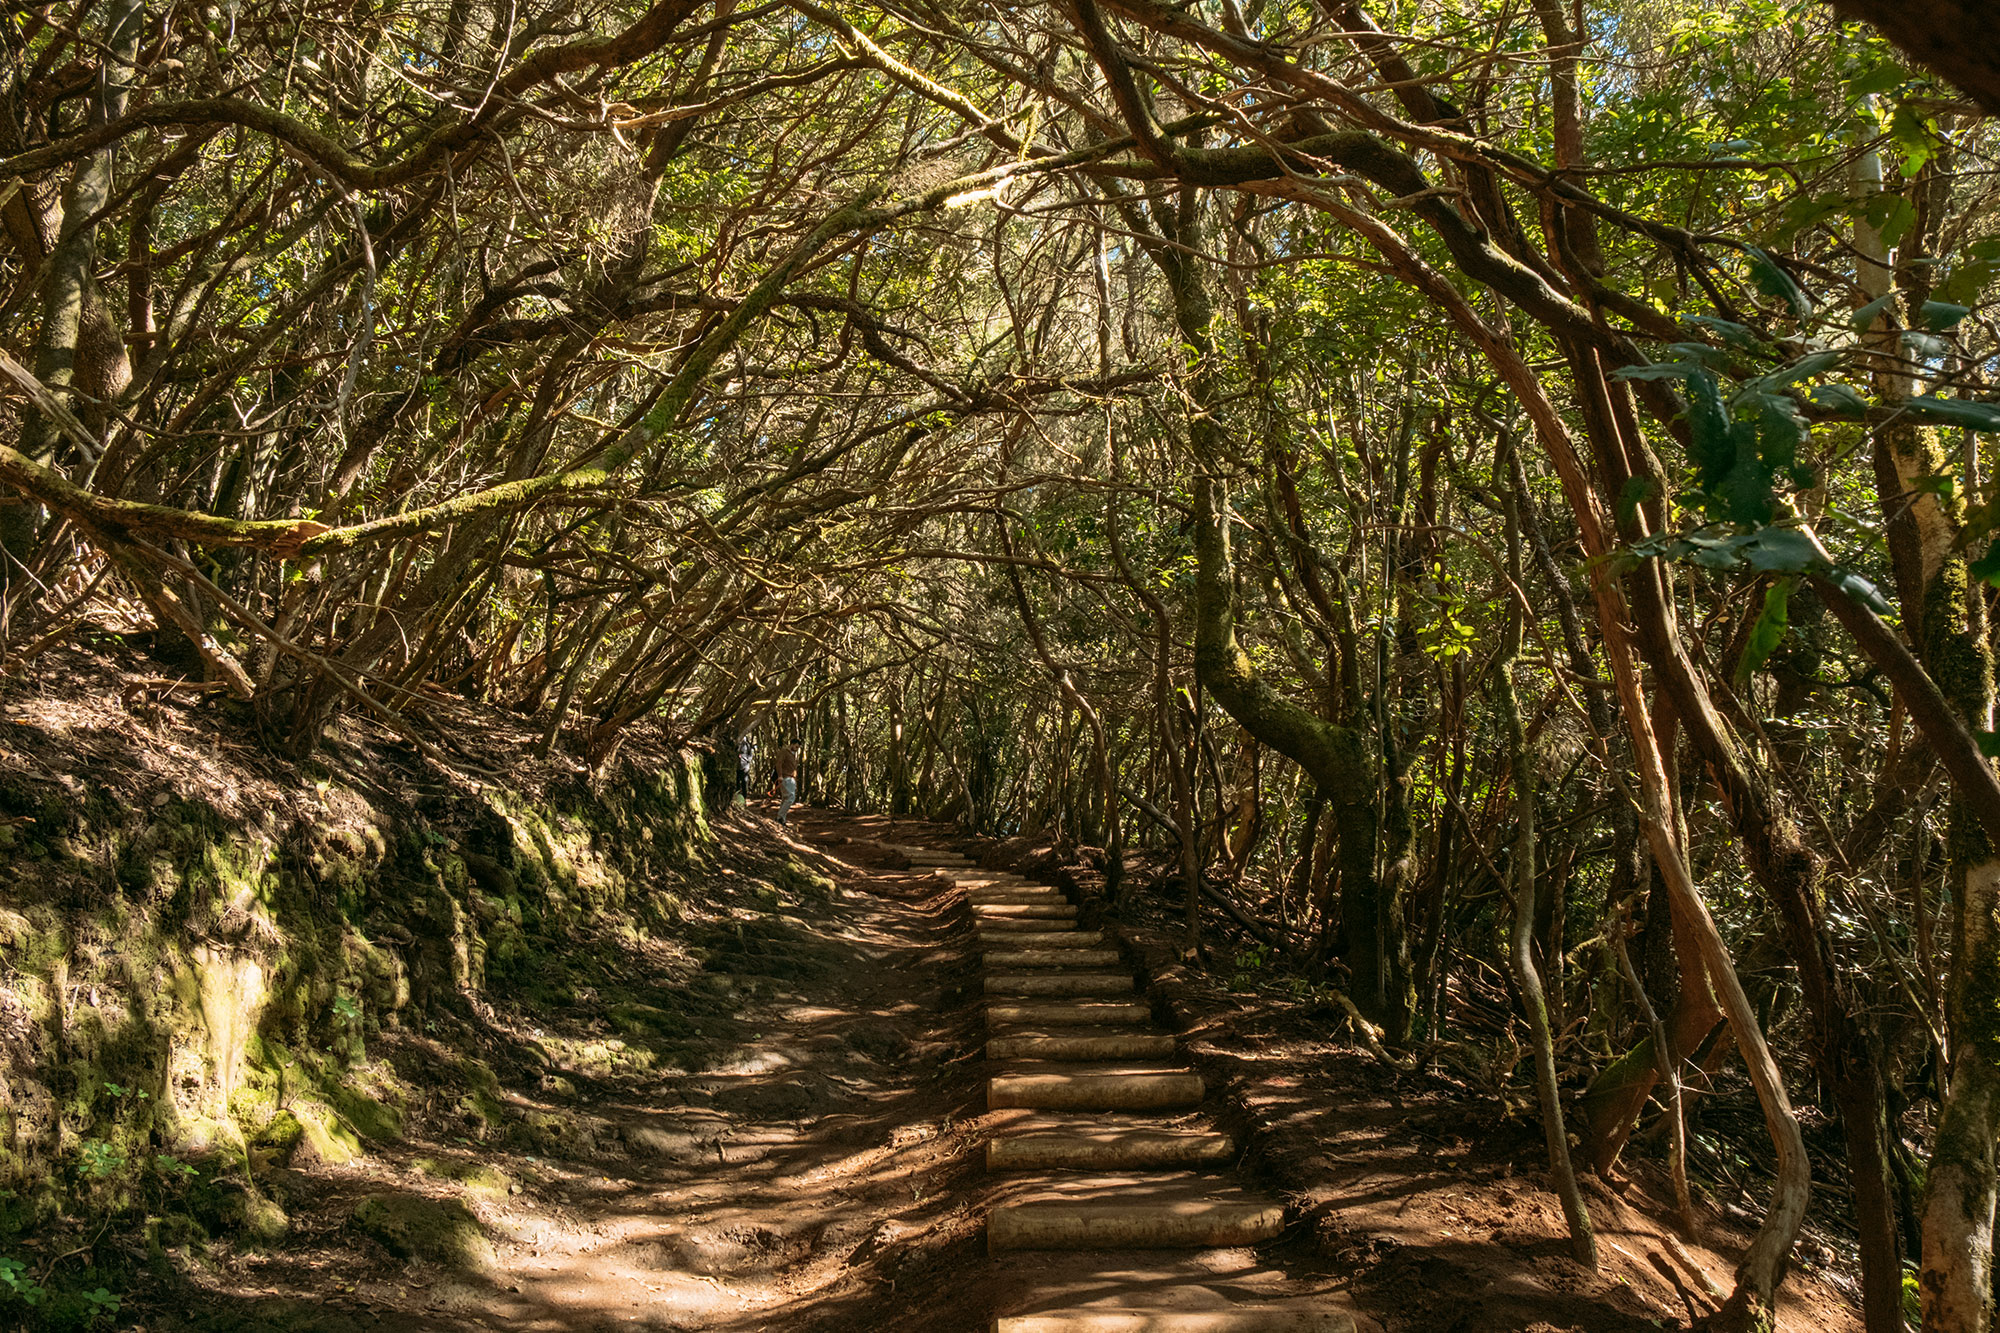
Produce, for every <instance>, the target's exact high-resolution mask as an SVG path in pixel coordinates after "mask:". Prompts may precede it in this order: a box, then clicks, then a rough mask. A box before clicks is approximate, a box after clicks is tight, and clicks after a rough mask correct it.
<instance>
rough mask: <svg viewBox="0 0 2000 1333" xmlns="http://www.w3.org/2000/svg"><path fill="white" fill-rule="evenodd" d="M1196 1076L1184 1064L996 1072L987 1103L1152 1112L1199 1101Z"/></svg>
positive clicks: (1200, 1087) (1033, 1108)
mask: <svg viewBox="0 0 2000 1333" xmlns="http://www.w3.org/2000/svg"><path fill="white" fill-rule="evenodd" d="M1206 1091H1207V1089H1206V1088H1204V1087H1203V1085H1202V1081H1201V1075H1200V1074H1197V1073H1194V1072H1193V1071H1192V1070H1185V1069H1120V1070H1112V1071H1106V1072H1103V1073H1071V1074H997V1075H995V1076H994V1077H992V1078H990V1079H987V1080H986V1108H987V1109H988V1110H989V1111H1000V1110H1005V1109H1006V1108H1007V1107H1010V1106H1018V1107H1022V1108H1024V1109H1026V1110H1030V1111H1153V1110H1165V1109H1169V1108H1179V1107H1186V1106H1199V1105H1201V1099H1202V1095H1203V1093H1204V1092H1206Z"/></svg>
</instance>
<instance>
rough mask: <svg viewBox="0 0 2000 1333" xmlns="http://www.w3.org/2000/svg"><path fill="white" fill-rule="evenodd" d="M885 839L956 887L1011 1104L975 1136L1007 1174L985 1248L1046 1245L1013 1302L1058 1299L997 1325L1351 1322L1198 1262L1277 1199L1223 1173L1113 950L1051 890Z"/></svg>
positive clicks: (1261, 1217) (1264, 1220)
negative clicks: (985, 1136) (1151, 1256)
mask: <svg viewBox="0 0 2000 1333" xmlns="http://www.w3.org/2000/svg"><path fill="white" fill-rule="evenodd" d="M897 850H899V851H901V852H902V853H903V854H904V855H905V856H907V857H908V858H909V860H910V863H911V865H912V867H913V868H928V869H931V870H933V871H934V872H935V873H938V874H941V875H944V876H946V877H948V878H950V879H952V880H954V881H955V882H956V883H958V884H959V885H960V886H961V887H962V888H963V889H964V890H965V895H966V901H967V903H968V904H969V906H970V910H971V912H972V915H973V920H974V925H975V926H976V928H977V931H978V947H979V950H980V953H981V955H982V958H983V962H984V973H985V990H986V1026H987V1042H986V1058H987V1061H988V1064H989V1066H990V1067H991V1069H992V1071H993V1072H992V1074H991V1077H990V1078H989V1079H988V1082H987V1107H988V1109H989V1111H1002V1110H1009V1111H1013V1112H1015V1113H1016V1114H1015V1116H1014V1117H1013V1118H1011V1119H1010V1120H1009V1121H1008V1122H1007V1123H1006V1124H1005V1125H1003V1126H1002V1127H1001V1128H1000V1129H998V1130H997V1131H996V1132H995V1134H994V1136H993V1137H992V1138H991V1139H990V1140H988V1142H987V1145H986V1167H987V1170H988V1171H991V1172H996V1173H998V1172H1005V1173H1008V1176H1009V1178H1010V1181H1018V1184H1015V1185H1014V1186H1013V1187H1012V1188H1011V1189H1010V1191H1009V1193H1008V1196H1007V1197H1006V1198H1005V1199H1004V1201H1003V1202H1001V1203H998V1204H996V1205H995V1206H994V1208H993V1209H992V1211H991V1213H990V1214H989V1215H988V1217H987V1224H986V1242H987V1250H988V1252H989V1254H992V1255H994V1256H995V1257H996V1261H997V1260H998V1259H1000V1258H1001V1257H1009V1256H1014V1255H1016V1254H1017V1252H1023V1251H1035V1252H1048V1253H1046V1255H1044V1256H1041V1257H1038V1258H1037V1263H1038V1264H1039V1265H1041V1266H1042V1268H1043V1270H1044V1271H1045V1272H1046V1273H1047V1275H1048V1277H1047V1281H1046V1283H1045V1284H1043V1290H1040V1291H1034V1292H1032V1294H1031V1295H1029V1296H1028V1298H1026V1299H1023V1300H1019V1301H1014V1302H1011V1303H1012V1304H1015V1305H1017V1306H1018V1305H1028V1306H1034V1307H1039V1306H1043V1305H1047V1304H1049V1303H1050V1300H1051V1296H1050V1293H1051V1292H1053V1293H1055V1296H1054V1299H1055V1300H1056V1303H1057V1304H1058V1305H1060V1306H1062V1308H1054V1309H1040V1308H1038V1309H1037V1310H1036V1312H1035V1313H1018V1314H1017V1313H1003V1314H1002V1315H1001V1316H1000V1317H998V1318H996V1319H995V1320H994V1322H993V1326H992V1327H993V1331H994V1333H1353V1330H1354V1324H1353V1322H1352V1320H1351V1319H1350V1318H1349V1317H1348V1316H1347V1315H1346V1314H1345V1313H1343V1312H1341V1311H1338V1310H1333V1309H1327V1308H1322V1307H1321V1306H1318V1305H1316V1304H1312V1303H1300V1302H1298V1301H1296V1300H1288V1299H1284V1298H1283V1297H1282V1296H1279V1297H1277V1298H1271V1297H1270V1296H1269V1295H1268V1294H1267V1293H1265V1292H1263V1291H1260V1289H1259V1288H1258V1287H1256V1286H1255V1285H1254V1284H1242V1283H1239V1284H1235V1285H1234V1286H1232V1284H1230V1283H1228V1282H1221V1281H1216V1280H1214V1279H1213V1276H1212V1272H1211V1269H1212V1268H1213V1267H1214V1265H1209V1266H1208V1267H1204V1264H1203V1260H1204V1258H1205V1257H1206V1256H1208V1255H1210V1254H1213V1253H1214V1252H1216V1251H1222V1250H1230V1249H1235V1248H1238V1247H1247V1246H1251V1245H1255V1244H1257V1243H1258V1242H1260V1241H1265V1240H1269V1239H1271V1238H1272V1237H1274V1236H1276V1235H1277V1234H1278V1233H1279V1232H1280V1231H1281V1230H1282V1229H1283V1227H1284V1207H1283V1205H1282V1204H1281V1203H1280V1202H1279V1201H1278V1200H1276V1199H1274V1198H1272V1197H1270V1196H1268V1195H1265V1194H1262V1193H1258V1192H1254V1191H1248V1190H1245V1189H1243V1188H1241V1187H1240V1186H1239V1185H1237V1184H1236V1182H1235V1181H1234V1179H1233V1177H1232V1174H1231V1170H1230V1168H1231V1164H1232V1163H1233V1162H1234V1161H1235V1158H1236V1155H1237V1152H1236V1145H1235V1143H1234V1142H1232V1141H1231V1140H1230V1138H1229V1137H1228V1136H1227V1135H1224V1134H1221V1133H1218V1132H1217V1131H1216V1130H1215V1129H1214V1127H1213V1126H1212V1125H1211V1124H1209V1123H1208V1122H1206V1121H1205V1120H1203V1119H1202V1118H1201V1117H1200V1115H1199V1114H1198V1108H1199V1107H1200V1105H1201V1101H1202V1098H1203V1096H1204V1094H1205V1092H1206V1089H1205V1088H1204V1087H1203V1086H1202V1080H1201V1076H1200V1075H1199V1074H1197V1073H1195V1072H1193V1071H1192V1070H1189V1069H1187V1068H1185V1067H1184V1066H1183V1065H1182V1064H1181V1063H1180V1062H1179V1060H1178V1059H1177V1058H1176V1054H1175V1044H1174V1039H1173V1037H1172V1036H1170V1035H1168V1034H1166V1033H1163V1032H1158V1031H1155V1030H1154V1029H1153V1027H1152V1014H1151V1010H1150V1009H1149V1007H1148V1006H1147V1005H1146V1004H1145V1003H1144V1002H1143V1000H1142V999H1141V998H1140V996H1139V995H1138V993H1137V989H1136V987H1135V986H1134V984H1133V979H1132V974H1131V972H1130V970H1129V969H1128V968H1126V967H1125V966H1124V965H1123V964H1122V963H1121V961H1120V956H1119V952H1118V950H1117V949H1116V948H1115V947H1113V946H1112V945H1111V944H1109V943H1108V942H1106V940H1105V938H1104V937H1103V936H1102V935H1101V934H1100V933H1099V932H1097V931H1087V930H1079V929H1078V928H1077V909H1076V907H1075V906H1074V905H1073V904H1071V903H1070V902H1069V901H1068V900H1067V899H1065V898H1064V896H1063V894H1062V893H1061V891H1059V890H1057V889H1055V888H1052V887H1049V886H1046V885H1041V884H1035V883H1032V882H1030V881H1029V880H1027V879H1024V878H1022V877H1021V876H1019V875H1015V874H1011V873H1007V872H995V871H985V870H980V869H977V868H976V867H974V866H973V865H972V864H971V863H970V862H969V861H967V859H966V858H965V857H963V856H960V855H959V854H957V853H955V852H949V851H938V850H935V849H927V848H917V847H902V848H898V849H897ZM1134 1251H1146V1252H1159V1251H1183V1252H1186V1253H1187V1257H1186V1258H1184V1259H1177V1258H1173V1257H1172V1256H1164V1257H1162V1258H1161V1259H1159V1260H1152V1261H1149V1260H1144V1259H1143V1258H1140V1259H1135V1258H1134V1256H1133V1255H1132V1253H1131V1252H1134ZM1058 1256H1060V1257H1058ZM1024 1257H1027V1256H1024ZM1100 1260H1101V1262H1099V1261H1100ZM1028 1285H1029V1287H1030V1288H1033V1287H1034V1286H1035V1285H1036V1283H1035V1281H1034V1278H1033V1274H1032V1272H1031V1274H1030V1276H1029V1278H1028ZM1070 1292H1073V1293H1074V1295H1075V1303H1073V1304H1066V1303H1064V1301H1063V1300H1062V1297H1063V1295H1064V1293H1070Z"/></svg>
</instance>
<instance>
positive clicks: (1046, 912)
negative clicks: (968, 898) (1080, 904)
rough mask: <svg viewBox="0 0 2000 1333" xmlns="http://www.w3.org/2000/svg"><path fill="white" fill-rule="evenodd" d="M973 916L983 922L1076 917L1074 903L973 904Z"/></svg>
mask: <svg viewBox="0 0 2000 1333" xmlns="http://www.w3.org/2000/svg"><path fill="white" fill-rule="evenodd" d="M972 914H973V916H974V917H976V918H977V919H978V920H980V921H981V922H985V921H1007V920H1023V919H1027V918H1030V917H1037V918H1039V917H1050V918H1054V917H1068V918H1070V919H1072V920H1074V919H1075V917H1076V905H1075V904H1074V903H973V904H972Z"/></svg>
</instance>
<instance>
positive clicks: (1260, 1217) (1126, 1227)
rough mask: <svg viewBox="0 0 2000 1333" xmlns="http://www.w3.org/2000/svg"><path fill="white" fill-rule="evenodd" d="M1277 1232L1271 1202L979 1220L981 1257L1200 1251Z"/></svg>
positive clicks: (1104, 1205) (1009, 1208) (1278, 1218)
mask: <svg viewBox="0 0 2000 1333" xmlns="http://www.w3.org/2000/svg"><path fill="white" fill-rule="evenodd" d="M1284 1229H1285V1209H1284V1205H1283V1204H1280V1203H1277V1202H1226V1203H1225V1202H1215V1201H1208V1200H1175V1201H1160V1200H1154V1199H1139V1200H1135V1201H1134V1202H1130V1203H1120V1202H1118V1201H1116V1200H1110V1199H1092V1200H1077V1201H1074V1202H1071V1201H1049V1202H1041V1203H1005V1204H1001V1205H1000V1206H998V1207H996V1208H995V1209H994V1210H993V1211H992V1213H991V1214H989V1215H988V1216H987V1219H986V1247H987V1249H989V1250H1202V1249H1228V1248H1231V1247H1233V1246H1238V1245H1255V1244H1257V1243H1259V1242H1260V1241H1267V1240H1269V1239H1271V1238H1272V1237H1273V1236H1276V1235H1277V1234H1278V1233H1279V1232H1281V1231H1283V1230H1284Z"/></svg>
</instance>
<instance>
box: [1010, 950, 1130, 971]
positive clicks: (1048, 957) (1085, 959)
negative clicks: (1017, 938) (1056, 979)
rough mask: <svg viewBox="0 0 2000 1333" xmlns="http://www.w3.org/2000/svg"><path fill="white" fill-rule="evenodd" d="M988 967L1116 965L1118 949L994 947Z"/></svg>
mask: <svg viewBox="0 0 2000 1333" xmlns="http://www.w3.org/2000/svg"><path fill="white" fill-rule="evenodd" d="M984 957H985V962H986V966H988V967H1116V966H1117V965H1118V951H1117V950H1116V949H1005V950H1002V949H993V950H990V951H988V952H986V954H985V955H984Z"/></svg>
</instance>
